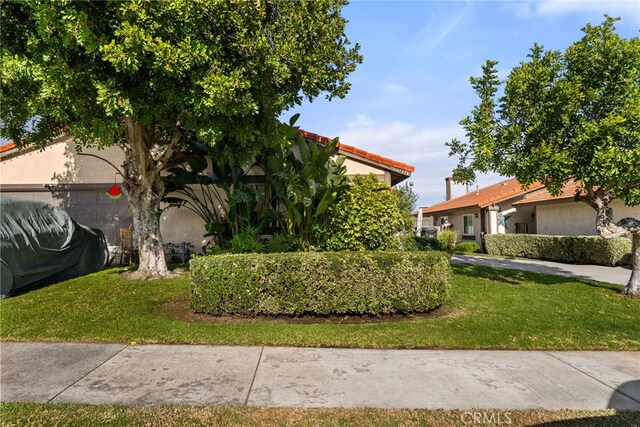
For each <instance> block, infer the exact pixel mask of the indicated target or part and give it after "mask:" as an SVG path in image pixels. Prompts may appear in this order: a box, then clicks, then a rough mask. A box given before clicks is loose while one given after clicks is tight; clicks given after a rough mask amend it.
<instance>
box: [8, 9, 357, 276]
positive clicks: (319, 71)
mask: <svg viewBox="0 0 640 427" xmlns="http://www.w3.org/2000/svg"><path fill="white" fill-rule="evenodd" d="M345 4H346V2H345V1H343V0H333V1H331V0H314V1H299V2H292V1H278V0H256V1H246V0H236V1H234V0H232V1H217V0H165V1H107V2H102V1H82V2H80V1H71V0H67V1H64V0H57V1H45V0H43V1H18V2H6V1H3V2H2V4H1V12H0V13H1V16H0V19H1V20H2V26H1V33H0V36H1V37H2V48H1V49H2V50H1V54H2V58H1V62H0V67H1V85H2V87H1V95H2V102H1V103H0V120H1V121H2V125H1V130H0V135H1V136H2V137H5V138H10V139H12V140H14V141H15V142H16V143H18V145H19V147H24V146H27V145H32V146H45V145H46V144H47V142H48V141H50V140H51V139H52V138H54V137H56V136H59V135H60V134H61V133H67V134H69V135H71V136H73V137H74V139H75V141H76V143H77V144H78V147H80V148H82V147H98V148H102V147H108V146H119V147H121V148H122V149H123V150H124V153H125V156H126V160H125V162H124V164H123V165H122V167H121V169H122V170H121V173H122V176H123V184H124V185H123V187H124V189H125V192H126V194H127V196H128V198H129V203H130V207H131V209H132V212H133V222H134V229H135V232H136V235H137V239H138V242H139V248H140V266H139V269H138V271H137V276H138V277H163V276H167V275H169V274H170V273H169V272H168V270H167V267H166V263H165V259H164V253H163V247H162V238H161V236H160V228H159V217H158V212H159V207H160V198H161V197H162V195H163V191H164V184H163V181H162V179H161V173H162V171H163V170H164V169H166V168H167V167H168V166H169V165H170V164H171V162H172V159H173V158H174V157H175V153H176V151H177V147H179V145H180V144H184V141H185V140H187V137H195V138H197V139H198V140H200V141H204V142H205V143H207V144H209V145H210V146H212V147H215V148H216V150H217V152H218V153H219V155H220V156H223V157H228V158H233V159H235V160H236V161H238V160H242V159H248V158H250V157H251V156H252V155H253V154H254V153H255V152H256V151H257V150H258V149H259V148H260V147H262V146H264V145H265V144H267V143H268V141H269V136H270V135H272V134H273V133H274V132H275V130H276V128H277V123H276V118H277V117H278V115H279V114H280V113H281V112H282V111H284V110H286V109H287V108H289V107H292V106H294V105H295V104H299V103H300V102H301V101H302V100H303V99H304V98H305V97H306V98H308V99H310V100H311V99H313V98H315V97H317V96H319V95H320V94H322V93H327V97H328V98H331V97H343V96H344V95H345V94H346V93H347V91H348V89H349V84H348V83H347V82H346V77H347V76H348V74H349V73H351V72H352V71H354V69H355V67H356V65H357V64H358V63H359V62H360V61H361V57H360V55H359V54H358V45H355V46H350V43H349V41H348V39H347V38H346V36H345V34H344V29H345V24H346V20H345V19H344V18H343V17H342V16H341V9H342V7H343V6H344V5H345ZM114 166H116V165H114Z"/></svg>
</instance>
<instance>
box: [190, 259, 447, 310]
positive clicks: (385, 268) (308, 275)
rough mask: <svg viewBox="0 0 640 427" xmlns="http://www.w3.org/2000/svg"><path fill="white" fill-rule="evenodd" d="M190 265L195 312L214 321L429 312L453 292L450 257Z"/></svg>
mask: <svg viewBox="0 0 640 427" xmlns="http://www.w3.org/2000/svg"><path fill="white" fill-rule="evenodd" d="M190 267H191V289H190V298H189V301H190V306H191V308H192V309H194V310H195V311H197V312H203V313H209V314H213V315H222V314H239V315H250V316H253V315H290V316H300V315H304V314H314V315H346V314H370V315H376V314H393V313H421V312H427V311H430V310H433V309H435V308H437V307H438V306H439V305H440V304H442V302H443V301H444V300H445V298H446V297H447V294H448V290H449V256H448V255H447V254H445V253H442V252H342V253H336V252H317V253H316V252H311V253H309V252H306V253H304V252H303V253H282V254H236V255H218V256H215V257H213V256H204V257H199V258H195V259H192V260H191V265H190Z"/></svg>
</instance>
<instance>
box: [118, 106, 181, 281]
mask: <svg viewBox="0 0 640 427" xmlns="http://www.w3.org/2000/svg"><path fill="white" fill-rule="evenodd" d="M125 139H126V142H127V144H126V146H125V161H124V165H123V167H124V175H125V176H124V183H123V187H124V190H125V193H126V194H127V197H128V198H129V205H130V207H131V210H132V211H133V229H134V238H135V239H137V242H138V251H139V257H140V264H139V267H138V270H137V271H135V272H133V273H131V274H129V275H128V278H131V279H159V278H166V277H172V276H173V274H172V273H171V272H170V271H169V269H168V268H167V262H166V260H165V257H164V245H163V244H162V236H161V235H160V199H161V197H162V195H163V194H164V183H163V182H162V178H161V176H160V171H161V168H162V165H163V162H166V160H167V159H168V158H169V157H170V155H171V154H172V153H171V151H170V150H171V147H172V146H175V143H177V140H178V139H179V136H176V137H175V138H173V139H174V140H175V142H174V141H172V144H171V145H170V147H169V148H168V149H167V150H166V151H165V153H164V155H162V156H161V157H159V158H154V155H153V152H154V151H157V147H156V145H155V143H154V141H153V131H152V129H150V128H145V127H144V126H142V124H140V122H138V121H135V120H132V119H126V120H125Z"/></svg>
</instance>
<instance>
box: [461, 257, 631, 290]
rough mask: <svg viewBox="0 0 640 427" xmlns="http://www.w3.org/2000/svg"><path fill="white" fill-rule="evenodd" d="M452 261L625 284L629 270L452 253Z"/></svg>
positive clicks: (629, 273) (629, 275)
mask: <svg viewBox="0 0 640 427" xmlns="http://www.w3.org/2000/svg"><path fill="white" fill-rule="evenodd" d="M451 262H452V263H458V264H460V263H464V264H474V265H482V266H485V267H499V268H506V269H508V270H522V271H531V272H534V273H545V274H555V275H557V276H564V277H572V278H576V279H587V280H596V281H598V282H605V283H615V284H618V285H626V284H627V282H628V281H629V277H631V270H630V269H627V268H624V267H605V266H602V265H576V264H563V263H560V262H551V261H539V260H524V259H510V258H492V257H485V256H473V255H453V256H452V257H451Z"/></svg>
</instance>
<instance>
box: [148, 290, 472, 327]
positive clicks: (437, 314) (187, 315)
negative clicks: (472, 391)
mask: <svg viewBox="0 0 640 427" xmlns="http://www.w3.org/2000/svg"><path fill="white" fill-rule="evenodd" d="M160 315H161V316H162V317H165V318H168V319H173V320H181V321H183V322H189V323H209V324H234V323H293V324H314V323H335V324H364V323H386V322H401V321H403V322H406V321H409V322H412V321H420V320H425V319H435V318H442V317H450V318H454V317H461V316H464V315H465V312H464V310H461V309H456V308H451V307H440V308H438V309H436V310H434V311H431V312H429V313H421V314H390V315H384V316H382V315H381V316H371V315H350V316H299V317H292V316H230V315H225V316H212V315H210V314H205V313H195V312H194V311H193V310H191V309H190V308H189V297H188V296H187V295H182V296H180V298H178V299H175V300H173V301H169V302H168V303H165V304H163V305H162V307H161V308H160Z"/></svg>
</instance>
